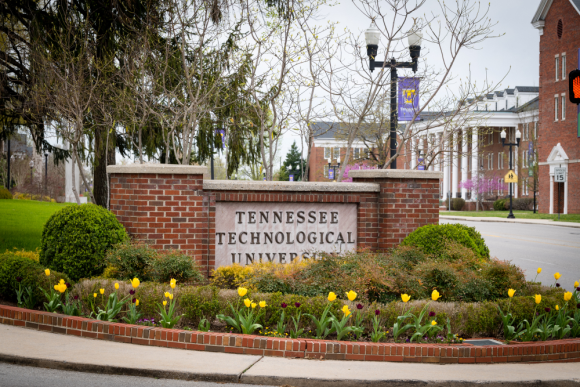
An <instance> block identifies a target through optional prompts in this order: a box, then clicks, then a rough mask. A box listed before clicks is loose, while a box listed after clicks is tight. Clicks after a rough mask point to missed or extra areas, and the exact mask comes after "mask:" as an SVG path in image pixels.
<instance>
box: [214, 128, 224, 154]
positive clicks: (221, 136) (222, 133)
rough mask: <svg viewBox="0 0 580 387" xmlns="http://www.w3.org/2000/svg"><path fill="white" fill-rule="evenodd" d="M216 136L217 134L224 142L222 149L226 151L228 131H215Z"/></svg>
mask: <svg viewBox="0 0 580 387" xmlns="http://www.w3.org/2000/svg"><path fill="white" fill-rule="evenodd" d="M215 134H217V135H218V136H219V137H220V140H221V142H222V149H226V131H225V129H218V130H216V131H215Z"/></svg>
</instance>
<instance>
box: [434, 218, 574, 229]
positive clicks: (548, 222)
mask: <svg viewBox="0 0 580 387" xmlns="http://www.w3.org/2000/svg"><path fill="white" fill-rule="evenodd" d="M439 219H444V220H464V221H468V222H496V223H497V222H499V223H521V224H542V225H546V226H558V227H573V228H580V223H574V222H555V221H553V220H549V219H518V218H516V219H507V218H498V217H494V216H455V215H439Z"/></svg>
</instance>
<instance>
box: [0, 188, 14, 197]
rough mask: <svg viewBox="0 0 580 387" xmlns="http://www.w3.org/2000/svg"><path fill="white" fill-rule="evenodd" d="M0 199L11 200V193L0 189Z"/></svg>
mask: <svg viewBox="0 0 580 387" xmlns="http://www.w3.org/2000/svg"><path fill="white" fill-rule="evenodd" d="M0 199H12V193H11V192H10V191H8V190H7V189H6V188H4V187H0Z"/></svg>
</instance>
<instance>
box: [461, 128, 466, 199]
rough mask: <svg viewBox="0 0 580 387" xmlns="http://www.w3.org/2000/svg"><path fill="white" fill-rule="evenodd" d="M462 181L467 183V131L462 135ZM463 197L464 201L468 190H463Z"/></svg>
mask: <svg viewBox="0 0 580 387" xmlns="http://www.w3.org/2000/svg"><path fill="white" fill-rule="evenodd" d="M461 152H462V154H461V181H463V182H464V181H467V130H465V129H464V130H463V131H462V134H461ZM461 197H462V198H463V200H465V198H466V197H467V189H466V188H461Z"/></svg>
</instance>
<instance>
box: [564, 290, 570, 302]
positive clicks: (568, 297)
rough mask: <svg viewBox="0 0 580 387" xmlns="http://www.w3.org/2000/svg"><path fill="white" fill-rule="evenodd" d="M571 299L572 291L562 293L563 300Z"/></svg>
mask: <svg viewBox="0 0 580 387" xmlns="http://www.w3.org/2000/svg"><path fill="white" fill-rule="evenodd" d="M571 299H572V293H571V292H566V293H564V301H570V300H571Z"/></svg>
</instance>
